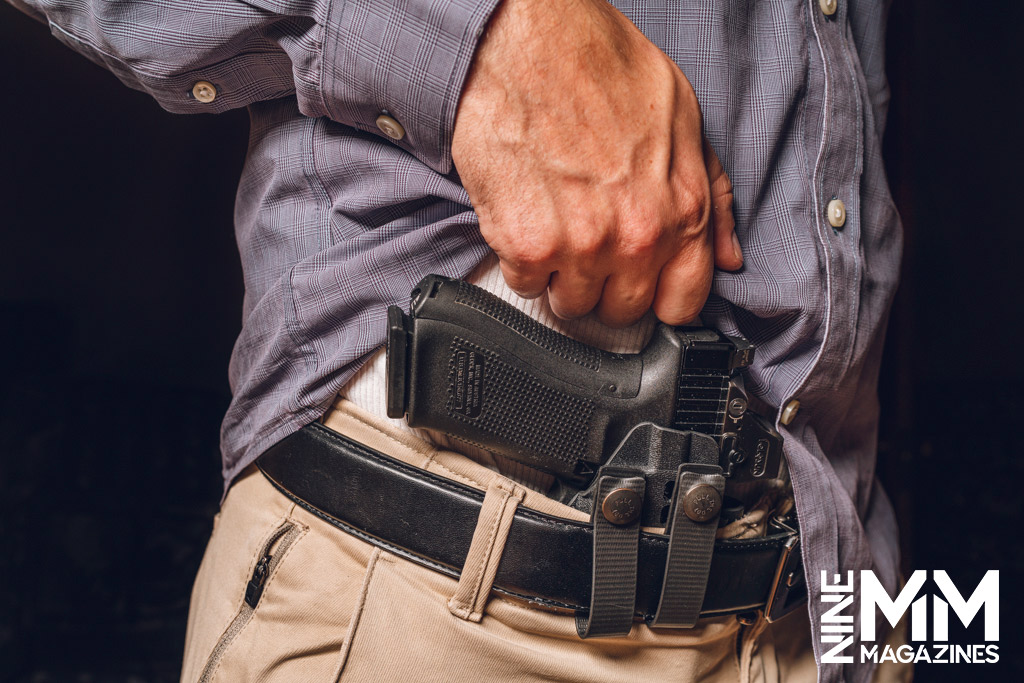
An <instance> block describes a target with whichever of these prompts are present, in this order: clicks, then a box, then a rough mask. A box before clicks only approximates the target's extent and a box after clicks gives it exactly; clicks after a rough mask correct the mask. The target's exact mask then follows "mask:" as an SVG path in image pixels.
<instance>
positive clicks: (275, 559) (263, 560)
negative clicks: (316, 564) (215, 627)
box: [198, 520, 305, 683]
mask: <svg viewBox="0 0 1024 683" xmlns="http://www.w3.org/2000/svg"><path fill="white" fill-rule="evenodd" d="M304 531H305V530H304V529H303V528H302V527H301V526H299V525H298V524H296V523H295V522H293V521H291V520H285V521H284V522H283V523H282V524H281V525H280V526H279V527H277V528H276V529H275V530H274V531H273V532H272V533H271V534H270V537H269V538H268V539H267V541H266V542H265V543H264V544H263V546H262V547H261V548H260V550H259V552H258V553H257V559H256V565H255V567H253V570H252V573H251V574H250V575H249V581H248V583H246V585H245V589H244V590H245V595H244V597H243V598H242V604H241V607H239V609H238V612H237V613H236V614H235V616H234V618H233V619H232V620H231V623H230V624H228V627H227V629H226V630H225V631H224V633H223V634H222V635H221V637H220V639H219V640H218V641H217V644H216V645H214V647H213V651H212V652H211V653H210V657H209V659H207V660H206V665H205V666H204V667H203V671H202V673H201V674H200V675H199V679H198V683H210V681H212V680H213V678H214V675H215V674H216V673H217V670H218V669H219V667H220V664H221V660H222V659H223V658H224V654H225V653H226V652H227V650H228V648H229V647H231V644H232V643H233V642H234V641H235V639H236V638H237V637H238V636H239V634H241V633H242V631H243V630H244V629H245V627H246V626H248V624H249V622H250V621H251V620H252V617H253V614H255V612H256V609H257V607H259V604H260V600H261V599H262V597H263V592H264V589H265V588H266V586H267V583H268V582H269V581H270V579H271V578H272V577H273V576H274V574H275V573H276V571H277V568H278V566H279V565H280V564H281V561H282V560H283V559H284V557H286V556H287V554H288V551H289V550H290V549H291V547H292V545H293V544H294V543H295V542H296V541H297V540H299V537H300V536H301V535H302V534H303V533H304Z"/></svg>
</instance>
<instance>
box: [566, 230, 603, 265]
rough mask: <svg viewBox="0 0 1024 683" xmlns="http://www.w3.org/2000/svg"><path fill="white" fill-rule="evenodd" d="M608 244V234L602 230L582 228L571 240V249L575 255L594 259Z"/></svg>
mask: <svg viewBox="0 0 1024 683" xmlns="http://www.w3.org/2000/svg"><path fill="white" fill-rule="evenodd" d="M607 244H608V235H607V233H606V232H604V231H603V230H583V231H581V232H580V234H579V235H578V236H577V237H576V239H574V240H573V251H574V252H575V253H576V255H577V256H581V257H584V258H586V259H595V258H597V256H598V255H599V254H600V253H601V252H602V251H604V249H605V247H606V246H607Z"/></svg>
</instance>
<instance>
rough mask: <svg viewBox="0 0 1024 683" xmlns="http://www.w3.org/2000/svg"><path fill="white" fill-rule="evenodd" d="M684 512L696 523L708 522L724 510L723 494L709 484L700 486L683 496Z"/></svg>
mask: <svg viewBox="0 0 1024 683" xmlns="http://www.w3.org/2000/svg"><path fill="white" fill-rule="evenodd" d="M682 503H683V512H685V513H686V516H687V517H689V518H690V519H692V520H693V521H695V522H707V521H708V520H711V519H714V518H715V517H717V516H718V511H719V510H721V509H722V494H720V493H719V492H718V490H717V489H715V487H714V486H711V485H709V484H698V485H697V486H694V487H693V488H692V489H690V490H689V491H687V492H686V495H685V496H683V501H682Z"/></svg>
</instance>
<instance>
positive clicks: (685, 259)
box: [652, 240, 714, 325]
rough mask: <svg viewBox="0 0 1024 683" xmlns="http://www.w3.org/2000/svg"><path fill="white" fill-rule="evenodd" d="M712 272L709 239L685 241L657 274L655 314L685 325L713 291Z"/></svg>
mask: <svg viewBox="0 0 1024 683" xmlns="http://www.w3.org/2000/svg"><path fill="white" fill-rule="evenodd" d="M713 273H714V268H713V262H712V253H711V244H710V241H709V240H702V241H699V242H697V241H695V242H691V243H690V244H689V245H686V246H685V247H684V248H683V249H682V250H681V251H680V252H679V253H678V254H676V255H675V256H674V257H673V258H672V260H670V261H669V262H668V263H666V264H665V266H664V267H663V268H662V269H661V273H660V274H659V275H658V286H657V290H656V291H655V293H654V303H653V304H652V308H653V309H654V314H655V315H657V316H658V319H659V320H661V321H662V322H664V323H667V324H669V325H682V324H683V323H687V322H690V321H691V320H693V319H694V318H696V317H697V315H698V314H699V313H700V309H701V308H703V307H704V302H705V301H707V298H708V293H709V292H710V291H711V277H712V275H713Z"/></svg>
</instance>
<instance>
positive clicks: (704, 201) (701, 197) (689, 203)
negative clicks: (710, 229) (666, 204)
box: [676, 182, 711, 230]
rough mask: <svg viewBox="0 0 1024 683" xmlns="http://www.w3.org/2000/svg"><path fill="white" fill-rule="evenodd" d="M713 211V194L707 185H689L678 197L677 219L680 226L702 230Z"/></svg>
mask: <svg viewBox="0 0 1024 683" xmlns="http://www.w3.org/2000/svg"><path fill="white" fill-rule="evenodd" d="M710 211H711V193H710V192H709V190H708V188H707V187H706V186H705V185H702V184H699V183H693V182H691V183H687V184H685V185H684V186H683V187H682V188H680V190H679V192H678V193H677V195H676V217H677V219H678V220H679V223H680V225H682V226H684V227H685V228H690V229H698V230H699V229H702V228H703V227H704V226H705V225H706V224H707V222H708V215H709V214H710Z"/></svg>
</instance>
